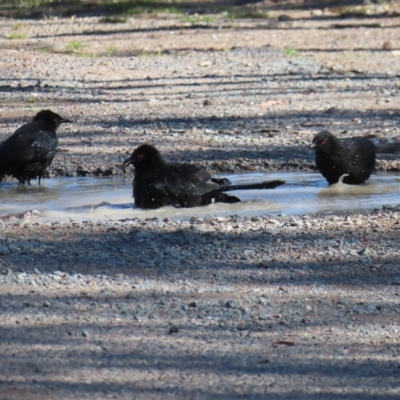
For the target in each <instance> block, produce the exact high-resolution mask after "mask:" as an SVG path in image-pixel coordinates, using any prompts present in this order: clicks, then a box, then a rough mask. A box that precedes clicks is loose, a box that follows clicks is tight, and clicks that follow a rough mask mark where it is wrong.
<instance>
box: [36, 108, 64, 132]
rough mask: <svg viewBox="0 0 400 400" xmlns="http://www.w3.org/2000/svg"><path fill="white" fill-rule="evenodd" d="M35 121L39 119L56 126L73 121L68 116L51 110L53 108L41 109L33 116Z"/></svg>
mask: <svg viewBox="0 0 400 400" xmlns="http://www.w3.org/2000/svg"><path fill="white" fill-rule="evenodd" d="M33 120H34V121H38V122H43V123H46V124H51V125H54V126H55V127H56V128H57V127H58V126H59V125H60V124H62V123H65V122H72V121H71V120H70V119H68V118H63V117H61V116H60V115H58V114H56V113H55V112H53V111H51V110H42V111H39V112H38V113H37V114H36V115H35V116H34V117H33Z"/></svg>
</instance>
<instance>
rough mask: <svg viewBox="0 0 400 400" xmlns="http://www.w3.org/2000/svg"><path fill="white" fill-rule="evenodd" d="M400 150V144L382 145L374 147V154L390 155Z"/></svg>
mask: <svg viewBox="0 0 400 400" xmlns="http://www.w3.org/2000/svg"><path fill="white" fill-rule="evenodd" d="M399 150H400V142H394V143H383V144H381V145H379V146H376V152H377V153H380V154H392V153H396V152H397V151H399Z"/></svg>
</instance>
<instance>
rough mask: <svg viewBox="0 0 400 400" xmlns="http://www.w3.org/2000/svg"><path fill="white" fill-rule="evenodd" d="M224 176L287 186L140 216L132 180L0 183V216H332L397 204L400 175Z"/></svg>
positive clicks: (63, 218)
mask: <svg viewBox="0 0 400 400" xmlns="http://www.w3.org/2000/svg"><path fill="white" fill-rule="evenodd" d="M223 176H225V177H229V179H230V180H231V181H232V183H239V182H259V181H263V180H271V179H282V180H285V181H286V184H285V185H283V186H280V187H278V188H276V189H274V190H250V191H237V192H235V196H238V197H239V198H241V199H242V203H236V204H223V203H216V204H211V205H209V206H206V207H196V208H186V209H184V208H181V209H177V208H173V207H163V208H161V209H158V210H146V211H144V210H139V209H135V208H134V207H135V206H134V203H133V199H132V197H131V195H132V178H131V177H115V178H92V177H85V178H52V179H46V180H44V181H43V182H42V185H41V186H40V187H38V186H37V184H35V183H34V185H33V186H32V187H30V188H27V187H24V186H22V185H19V184H18V183H17V182H3V183H1V184H0V201H1V205H0V216H5V215H9V214H14V213H24V212H26V211H28V210H38V211H39V212H40V213H41V216H40V217H38V218H37V220H38V221H42V222H55V221H58V222H68V221H70V220H74V221H85V220H92V221H96V220H110V219H111V220H117V219H124V218H142V219H144V218H152V217H159V218H166V217H169V218H174V219H175V218H179V219H188V218H190V217H193V216H196V217H199V218H204V217H207V216H220V217H224V216H227V215H233V214H235V215H240V216H259V215H264V214H270V215H273V214H287V215H289V214H292V215H294V214H314V213H321V212H323V213H330V214H335V213H338V212H343V211H362V210H371V209H373V208H376V207H381V206H382V205H384V204H390V205H397V204H398V203H400V173H399V174H393V173H390V174H389V173H380V174H376V175H373V177H372V178H371V179H370V181H369V182H367V183H366V184H363V185H358V186H349V185H344V184H342V183H339V184H336V185H333V186H330V187H328V186H327V183H326V181H325V179H324V178H323V177H322V176H321V175H320V174H318V173H268V174H267V173H261V172H257V173H248V174H234V175H229V174H224V175H223ZM232 193H233V192H232ZM35 220H36V218H35Z"/></svg>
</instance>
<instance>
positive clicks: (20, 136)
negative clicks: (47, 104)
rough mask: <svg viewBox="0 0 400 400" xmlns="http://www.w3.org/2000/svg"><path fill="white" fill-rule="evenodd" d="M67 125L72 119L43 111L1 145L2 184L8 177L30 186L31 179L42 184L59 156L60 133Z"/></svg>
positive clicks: (0, 171) (0, 177) (0, 166)
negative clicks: (65, 123) (60, 126)
mask: <svg viewBox="0 0 400 400" xmlns="http://www.w3.org/2000/svg"><path fill="white" fill-rule="evenodd" d="M63 122H71V120H69V119H66V118H62V117H60V116H59V115H58V114H56V113H54V112H53V111H50V110H42V111H40V112H38V113H37V114H36V115H35V116H34V117H33V120H32V121H31V122H28V123H27V124H25V125H22V126H21V127H20V128H18V129H17V130H16V131H15V133H14V134H13V135H11V136H10V137H9V138H8V139H6V140H5V141H4V142H2V143H0V181H1V180H3V179H4V176H5V175H12V176H13V177H14V178H17V179H18V180H19V181H20V182H21V183H25V182H26V183H27V184H28V185H30V184H31V179H38V180H39V185H40V180H41V179H42V178H43V176H44V175H45V173H46V171H47V169H48V168H49V166H50V164H51V162H52V161H53V158H54V156H55V154H56V151H57V145H58V140H57V135H56V130H57V128H58V127H59V125H60V124H62V123H63Z"/></svg>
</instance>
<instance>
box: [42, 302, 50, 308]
mask: <svg viewBox="0 0 400 400" xmlns="http://www.w3.org/2000/svg"><path fill="white" fill-rule="evenodd" d="M50 306H51V304H50V303H49V302H48V301H44V302H43V307H50Z"/></svg>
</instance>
